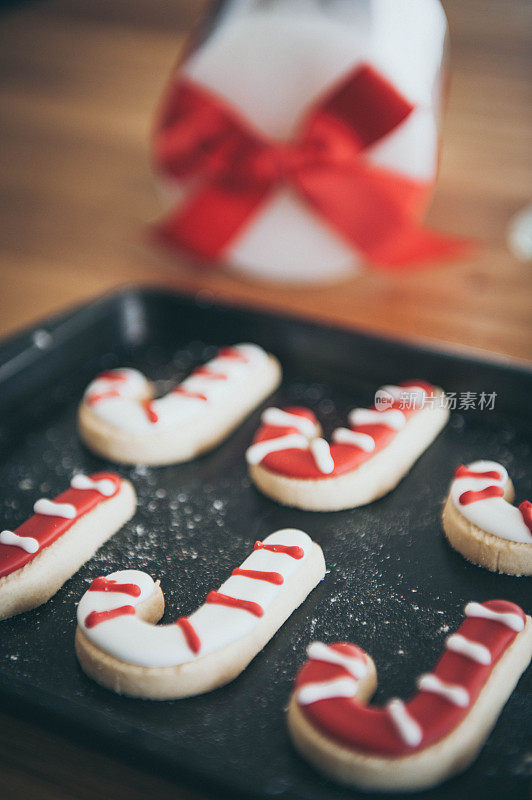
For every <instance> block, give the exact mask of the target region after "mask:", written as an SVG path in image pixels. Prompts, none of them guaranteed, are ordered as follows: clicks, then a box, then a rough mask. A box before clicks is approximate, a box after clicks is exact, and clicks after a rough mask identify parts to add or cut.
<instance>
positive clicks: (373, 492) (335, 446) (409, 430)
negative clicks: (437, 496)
mask: <svg viewBox="0 0 532 800" xmlns="http://www.w3.org/2000/svg"><path fill="white" fill-rule="evenodd" d="M377 397H380V398H381V400H382V398H384V399H387V401H388V402H386V403H382V402H381V403H380V404H379V407H378V408H377V407H376V406H373V407H372V408H355V409H353V410H352V411H351V412H350V414H349V426H350V427H349V428H337V429H336V430H335V431H333V434H332V443H331V444H329V442H328V441H326V440H325V439H323V438H322V437H321V428H320V425H319V424H318V422H317V420H316V417H315V416H314V414H313V413H312V411H310V410H309V409H308V408H288V409H285V410H281V409H278V408H269V409H267V410H266V411H265V412H264V414H263V415H262V425H261V427H260V428H259V430H258V431H257V434H256V436H255V439H254V441H253V444H252V445H251V447H249V448H248V450H247V453H246V459H247V462H248V468H249V474H250V476H251V478H252V480H253V482H254V483H255V485H256V486H257V488H258V489H260V491H261V492H263V493H264V494H266V495H267V496H268V497H272V498H273V499H274V500H277V501H278V502H279V503H283V505H287V506H295V507H296V508H303V509H306V510H308V511H337V510H340V509H346V508H355V507H356V506H362V505H365V504H367V503H371V502H372V501H373V500H376V499H377V498H379V497H382V495H384V494H386V493H387V492H389V491H391V490H392V489H394V488H395V486H396V485H397V484H398V483H399V481H400V480H401V479H402V478H403V477H404V475H405V474H406V473H407V472H408V470H409V469H410V468H411V467H412V466H413V464H414V463H415V462H416V461H417V459H418V458H419V457H420V456H421V454H422V453H423V452H424V451H425V450H426V448H427V447H428V446H429V445H430V444H431V443H432V441H433V440H434V439H435V438H436V436H437V435H438V433H439V432H440V431H441V429H442V428H443V427H444V425H445V424H446V422H447V420H448V418H449V410H448V408H447V402H446V399H445V394H444V392H443V391H442V390H441V389H439V388H438V387H434V386H431V385H430V384H427V383H424V382H421V381H408V382H405V383H403V384H401V386H384V387H382V389H381V390H379V392H378V393H377Z"/></svg>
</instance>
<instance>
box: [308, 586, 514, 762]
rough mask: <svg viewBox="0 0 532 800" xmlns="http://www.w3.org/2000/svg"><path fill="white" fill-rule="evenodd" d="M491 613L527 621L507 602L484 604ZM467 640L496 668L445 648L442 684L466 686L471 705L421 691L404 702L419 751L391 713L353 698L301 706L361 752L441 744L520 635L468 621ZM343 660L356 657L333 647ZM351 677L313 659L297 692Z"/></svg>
mask: <svg viewBox="0 0 532 800" xmlns="http://www.w3.org/2000/svg"><path fill="white" fill-rule="evenodd" d="M482 605H483V606H484V607H485V608H488V609H490V610H491V611H496V612H500V613H511V614H515V615H517V616H518V617H520V618H521V619H522V620H523V621H524V620H525V615H524V613H523V611H522V610H521V609H520V608H519V606H516V605H515V604H514V603H510V602H507V601H506V600H490V601H488V602H486V603H483V604H482ZM457 633H458V634H460V635H461V636H463V637H465V638H466V639H468V640H470V641H472V642H476V643H478V644H481V645H483V646H484V647H486V648H487V649H488V650H489V652H490V654H491V664H489V665H484V664H480V663H478V662H477V661H474V660H472V659H471V658H468V657H466V656H464V655H461V654H460V653H457V652H454V651H452V650H449V649H446V650H445V652H444V653H443V655H442V656H441V658H440V660H439V662H438V663H437V665H436V667H435V668H434V670H433V671H432V674H433V675H435V676H436V677H437V678H439V679H440V680H441V681H443V682H445V683H448V684H452V685H454V686H460V687H463V689H465V690H466V691H467V693H468V694H469V703H468V705H467V706H466V707H461V706H459V705H456V704H454V703H452V702H450V701H449V700H448V699H446V698H444V697H442V696H441V695H439V694H435V693H433V692H429V691H426V690H420V691H419V692H418V693H417V694H416V695H415V696H414V697H413V698H412V699H411V700H409V701H408V702H406V703H405V709H406V711H407V713H408V715H409V716H410V717H411V718H412V719H413V720H414V721H415V722H416V723H417V724H418V725H419V726H420V728H421V731H422V738H421V742H420V744H419V745H418V746H417V747H412V746H409V745H407V744H406V743H405V742H404V740H403V739H402V737H401V736H400V735H399V733H398V730H397V728H396V727H395V725H394V723H393V721H392V719H391V716H390V714H389V712H388V711H387V709H386V708H379V707H376V706H364V705H362V703H360V702H359V701H358V700H356V699H354V698H345V697H335V698H330V699H326V700H318V701H316V702H313V703H310V704H308V705H300V709H301V711H302V713H303V714H304V715H305V717H306V718H307V720H308V721H309V722H311V723H312V724H313V725H315V727H316V728H318V729H319V730H320V731H322V732H323V733H325V734H326V735H327V736H329V737H331V738H332V739H334V740H335V741H337V742H339V743H340V744H342V745H345V746H347V747H352V748H353V749H356V750H362V751H364V752H368V753H372V754H373V753H374V754H378V755H384V756H402V755H407V754H409V753H412V752H415V751H416V750H417V749H422V748H424V747H428V746H429V745H431V744H433V743H434V742H437V741H438V740H440V739H442V738H443V737H444V736H446V735H447V734H449V733H450V732H451V731H452V730H453V729H454V728H456V726H457V725H458V724H459V723H460V722H461V721H462V720H463V719H464V717H465V716H466V715H467V714H468V713H469V711H470V709H471V706H472V705H473V703H474V702H475V700H476V699H477V697H478V695H479V693H480V691H481V689H482V687H483V686H484V684H485V683H486V681H487V679H488V677H489V675H490V673H491V672H492V670H493V667H494V665H495V664H496V663H497V661H498V660H499V658H500V657H501V656H502V654H503V653H504V652H505V651H506V650H507V648H508V647H509V645H510V644H511V643H512V642H513V640H514V639H515V637H516V635H517V633H516V631H515V630H513V629H512V628H510V627H508V626H507V625H504V624H502V623H501V622H499V621H494V620H490V619H482V618H479V617H466V619H465V620H464V622H463V623H462V625H461V626H460V628H459V629H458V631H457ZM332 647H333V649H336V650H338V651H340V652H343V653H344V655H357V656H358V657H360V654H361V653H362V655H363V651H360V650H359V649H358V648H356V650H357V651H358V652H356V653H355V651H354V650H351V651H349V650H348V649H347V648H348V647H352V646H350V645H347V644H346V643H343V644H337V645H332ZM345 677H352V676H351V675H350V673H349V672H348V670H347V669H346V668H345V667H344V666H342V665H337V664H331V663H328V662H325V661H318V660H309V661H308V662H307V663H306V664H305V665H304V666H303V667H302V669H301V670H300V672H299V674H298V676H297V679H296V688H300V687H302V686H305V685H306V684H309V683H319V682H321V681H330V680H333V679H335V678H345Z"/></svg>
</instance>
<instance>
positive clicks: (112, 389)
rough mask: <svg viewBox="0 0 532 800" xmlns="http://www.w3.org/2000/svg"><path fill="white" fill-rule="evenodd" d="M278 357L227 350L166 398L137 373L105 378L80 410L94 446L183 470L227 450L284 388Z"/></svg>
mask: <svg viewBox="0 0 532 800" xmlns="http://www.w3.org/2000/svg"><path fill="white" fill-rule="evenodd" d="M280 380H281V367H280V365H279V362H278V361H277V359H275V358H274V357H273V356H271V355H269V354H268V353H266V352H265V351H264V350H263V349H262V348H261V347H258V346H257V345H253V344H239V345H235V347H224V348H222V349H221V350H220V351H219V353H218V355H217V356H216V358H214V359H212V360H211V361H209V362H207V363H206V364H204V365H203V366H202V367H198V368H197V369H195V370H194V371H193V372H192V374H191V375H190V376H189V377H188V378H186V379H185V380H184V381H183V382H182V383H180V384H179V385H178V386H176V387H175V389H172V391H171V392H169V393H168V394H166V395H165V396H164V397H159V398H157V399H153V387H152V385H151V383H150V382H149V381H148V380H147V379H146V378H145V377H144V375H142V373H140V372H138V371H137V370H134V369H113V370H109V371H107V372H103V373H102V374H101V375H99V376H98V377H97V378H96V379H95V380H94V381H93V382H92V383H91V384H90V385H89V386H88V388H87V391H86V392H85V395H84V397H83V400H82V402H81V404H80V407H79V413H78V427H79V433H80V436H81V438H82V439H83V441H84V442H85V444H86V445H87V447H89V448H90V449H91V450H93V451H94V452H95V453H97V454H98V455H100V456H103V457H104V458H108V459H110V460H111V461H117V462H119V463H123V464H151V465H160V464H175V463H178V462H182V461H189V460H190V459H192V458H195V457H196V456H198V455H200V454H201V453H204V452H206V451H207V450H211V449H212V448H213V447H216V445H218V444H220V442H222V441H223V440H224V439H225V438H226V437H227V436H229V434H230V433H231V432H232V431H233V430H234V429H235V428H236V427H237V426H238V425H239V424H240V423H241V422H242V420H243V419H244V418H245V417H246V416H247V415H248V414H249V413H250V412H251V411H253V409H254V408H256V407H257V406H258V405H259V404H260V403H261V402H262V401H263V400H264V399H265V398H266V397H268V395H269V394H271V393H272V392H273V391H274V390H275V389H276V388H277V386H278V385H279V383H280Z"/></svg>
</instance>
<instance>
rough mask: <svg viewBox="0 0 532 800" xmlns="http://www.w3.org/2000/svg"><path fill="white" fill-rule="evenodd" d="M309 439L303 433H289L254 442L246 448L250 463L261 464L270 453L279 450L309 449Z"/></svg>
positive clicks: (247, 458)
mask: <svg viewBox="0 0 532 800" xmlns="http://www.w3.org/2000/svg"><path fill="white" fill-rule="evenodd" d="M308 446H309V443H308V439H307V438H306V437H305V436H303V435H302V434H301V433H288V434H287V435H286V436H276V438H275V439H265V440H264V441H263V442H257V443H256V444H252V445H251V446H250V447H248V449H247V450H246V461H247V462H248V464H252V465H253V464H260V462H261V461H262V459H263V458H264V457H265V456H267V455H268V453H276V452H277V451H278V450H292V449H295V450H308Z"/></svg>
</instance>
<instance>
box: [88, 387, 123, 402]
mask: <svg viewBox="0 0 532 800" xmlns="http://www.w3.org/2000/svg"><path fill="white" fill-rule="evenodd" d="M110 397H121V395H120V392H117V391H116V390H115V389H109V391H108V392H100V393H99V394H90V395H89V396H88V397H87V398H86V401H87V403H88V404H89V405H90V406H93V405H94V404H95V403H99V402H100V400H108V399H109V398H110Z"/></svg>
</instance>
